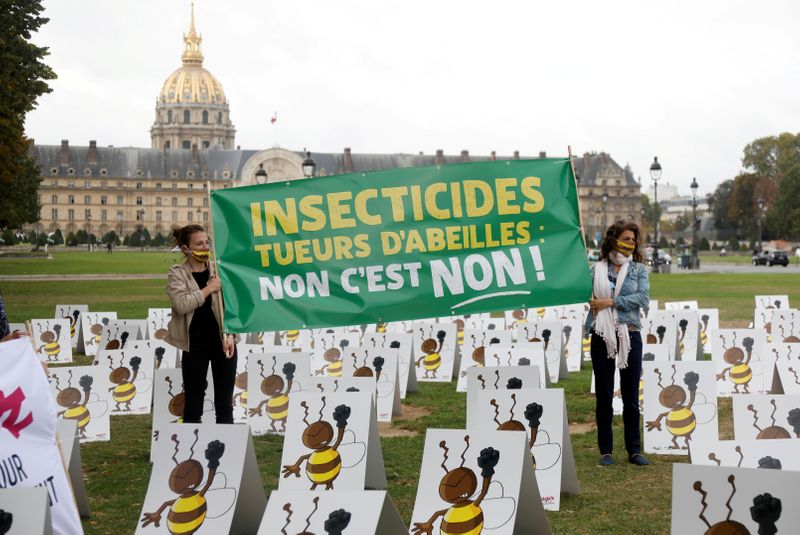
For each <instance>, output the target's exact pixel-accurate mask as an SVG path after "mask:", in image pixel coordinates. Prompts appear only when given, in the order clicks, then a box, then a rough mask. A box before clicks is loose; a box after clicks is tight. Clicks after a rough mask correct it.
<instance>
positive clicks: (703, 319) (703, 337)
mask: <svg viewBox="0 0 800 535" xmlns="http://www.w3.org/2000/svg"><path fill="white" fill-rule="evenodd" d="M709 319H710V318H709V316H708V314H703V315H702V316H700V323H701V324H702V325H703V328H702V329H700V344H702V346H703V349H705V348H706V346H707V345H708V320H709Z"/></svg>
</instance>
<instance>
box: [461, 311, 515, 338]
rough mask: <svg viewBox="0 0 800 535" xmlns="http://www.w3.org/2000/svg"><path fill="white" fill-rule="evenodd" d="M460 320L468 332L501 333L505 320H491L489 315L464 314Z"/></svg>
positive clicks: (504, 326)
mask: <svg viewBox="0 0 800 535" xmlns="http://www.w3.org/2000/svg"><path fill="white" fill-rule="evenodd" d="M461 318H462V321H463V322H464V330H468V331H503V330H505V328H506V320H505V318H493V317H491V315H489V314H466V315H464V316H461ZM459 345H461V344H459Z"/></svg>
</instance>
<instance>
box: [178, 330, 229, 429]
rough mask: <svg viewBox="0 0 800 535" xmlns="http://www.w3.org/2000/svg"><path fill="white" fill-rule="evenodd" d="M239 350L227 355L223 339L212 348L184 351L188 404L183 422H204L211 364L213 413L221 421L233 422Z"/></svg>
mask: <svg viewBox="0 0 800 535" xmlns="http://www.w3.org/2000/svg"><path fill="white" fill-rule="evenodd" d="M237 358H238V357H237V355H236V351H235V350H234V353H233V357H231V358H226V357H225V352H224V351H223V350H222V342H219V343H218V344H215V345H213V346H211V347H208V348H207V349H206V348H203V349H197V348H195V350H194V351H192V352H188V351H184V352H183V355H182V358H181V366H182V367H181V371H182V372H183V393H184V395H185V396H186V404H185V406H184V409H183V421H184V423H187V424H199V423H202V418H203V399H205V396H206V387H207V386H208V383H207V382H206V375H207V374H208V365H209V364H211V377H212V378H213V379H214V412H215V413H216V417H217V423H218V424H232V423H233V382H234V380H235V379H236V360H237Z"/></svg>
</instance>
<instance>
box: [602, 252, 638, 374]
mask: <svg viewBox="0 0 800 535" xmlns="http://www.w3.org/2000/svg"><path fill="white" fill-rule="evenodd" d="M612 254H613V253H612ZM620 256H622V255H620ZM629 258H630V257H629ZM629 266H630V262H629V261H628V262H625V263H623V264H622V265H621V267H620V270H619V273H618V274H617V284H616V287H615V288H614V295H613V296H612V295H611V283H610V282H609V281H608V269H609V266H608V262H607V261H606V260H600V261H599V262H598V263H597V264H596V265H595V266H594V285H593V292H594V296H595V297H597V298H598V299H613V298H615V297H617V296H618V295H619V292H620V290H621V289H622V284H623V283H624V282H625V277H626V276H627V275H628V267H629ZM594 331H595V332H596V333H597V334H598V335H600V336H601V337H602V338H603V340H604V341H605V343H606V351H607V353H608V358H610V359H613V358H616V359H617V368H619V369H625V368H627V367H628V353H629V352H630V350H631V338H630V334H629V333H628V326H627V325H624V324H620V323H619V319H618V315H617V309H616V307H614V306H611V307H609V308H604V309H603V310H600V311H598V312H596V313H595V325H594ZM617 341H619V347H617Z"/></svg>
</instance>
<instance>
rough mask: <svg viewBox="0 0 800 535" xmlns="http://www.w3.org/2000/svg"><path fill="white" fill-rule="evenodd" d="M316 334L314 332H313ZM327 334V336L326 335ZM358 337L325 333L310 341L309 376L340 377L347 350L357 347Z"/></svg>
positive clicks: (359, 338)
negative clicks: (311, 347)
mask: <svg viewBox="0 0 800 535" xmlns="http://www.w3.org/2000/svg"><path fill="white" fill-rule="evenodd" d="M315 332H316V331H315ZM328 334H329V335H328ZM360 340H361V337H360V336H355V335H352V334H351V335H349V336H346V335H343V334H341V335H338V336H337V335H334V334H333V333H327V334H324V333H323V335H320V334H319V333H317V337H316V338H313V339H312V342H314V344H313V345H314V349H313V352H312V353H311V355H312V357H311V374H312V375H325V376H328V377H341V376H342V368H343V366H344V357H345V355H346V354H347V351H348V348H353V347H358V344H359V341H360Z"/></svg>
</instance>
